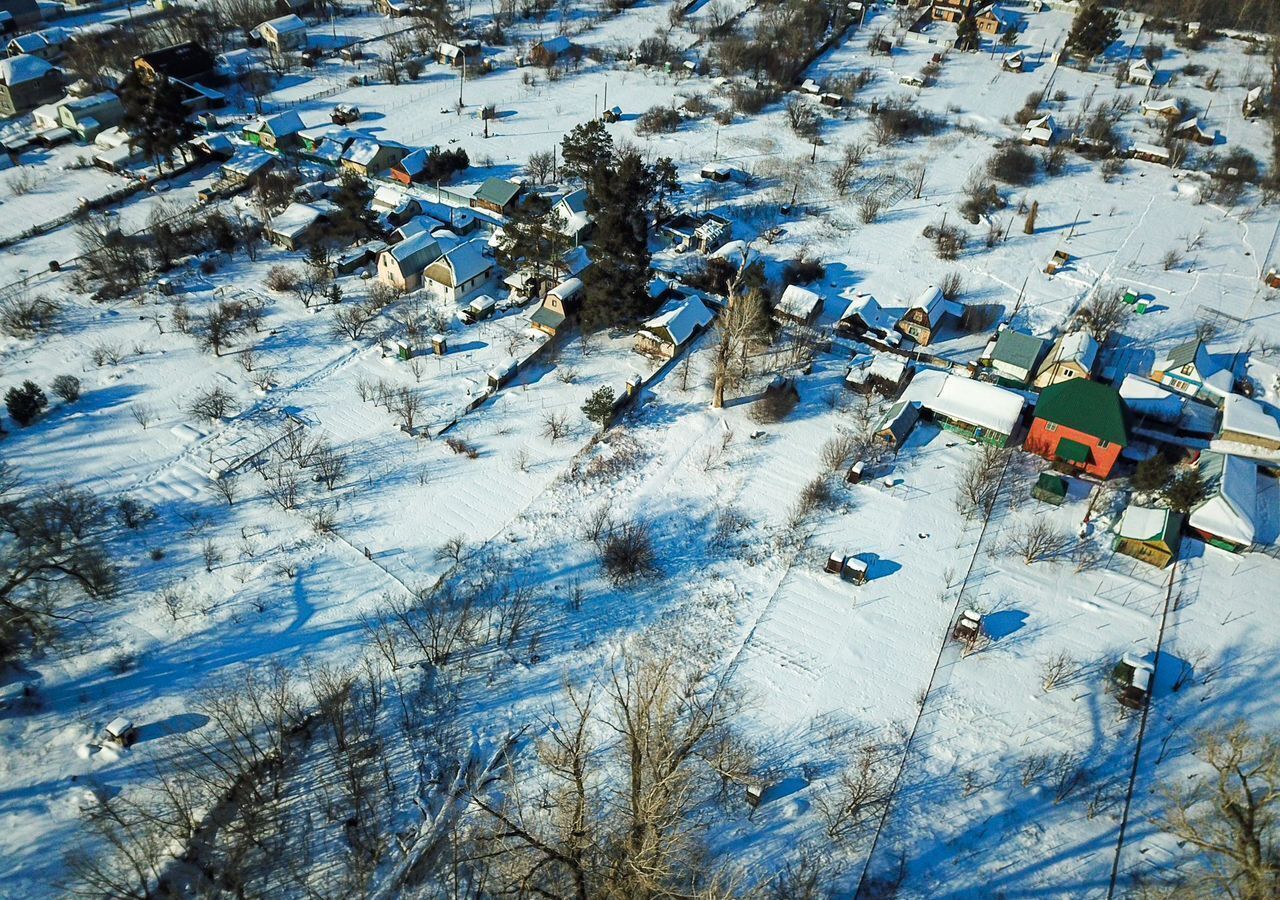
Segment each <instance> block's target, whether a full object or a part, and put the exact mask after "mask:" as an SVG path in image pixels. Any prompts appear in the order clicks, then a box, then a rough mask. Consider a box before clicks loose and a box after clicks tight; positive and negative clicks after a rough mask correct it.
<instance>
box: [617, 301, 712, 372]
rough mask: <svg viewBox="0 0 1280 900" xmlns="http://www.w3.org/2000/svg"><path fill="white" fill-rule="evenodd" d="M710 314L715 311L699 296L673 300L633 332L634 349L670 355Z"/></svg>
mask: <svg viewBox="0 0 1280 900" xmlns="http://www.w3.org/2000/svg"><path fill="white" fill-rule="evenodd" d="M714 318H715V313H713V312H712V311H711V310H710V309H709V308H708V307H707V305H706V304H705V303H703V302H702V299H701V298H700V297H689V298H687V299H684V300H680V301H673V302H672V303H670V304H668V305H667V307H666V308H665V309H664V310H663V311H662V312H661V313H659V314H658V315H657V316H654V317H653V318H652V319H650V320H649V321H648V322H645V323H644V325H642V326H641V328H640V330H639V331H638V332H636V340H635V345H634V347H635V351H636V352H637V353H642V354H644V355H645V356H656V357H658V358H660V359H673V358H675V356H676V354H677V353H679V352H680V350H681V348H682V347H684V345H685V344H687V343H688V342H689V341H690V340H692V339H693V338H694V337H696V336H697V335H698V334H699V333H701V331H702V329H704V328H706V327H707V326H708V325H710V324H711V321H712V319H714Z"/></svg>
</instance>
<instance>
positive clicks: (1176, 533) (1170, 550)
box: [1112, 506, 1182, 569]
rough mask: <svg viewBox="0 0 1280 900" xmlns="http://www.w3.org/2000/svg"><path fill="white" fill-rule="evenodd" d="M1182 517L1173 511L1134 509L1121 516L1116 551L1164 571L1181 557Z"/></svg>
mask: <svg viewBox="0 0 1280 900" xmlns="http://www.w3.org/2000/svg"><path fill="white" fill-rule="evenodd" d="M1181 534H1182V516H1181V515H1179V514H1178V513H1176V512H1173V511H1172V510H1169V509H1158V508H1152V507H1145V506H1130V507H1128V508H1126V509H1125V511H1124V513H1123V514H1122V515H1121V516H1120V522H1119V524H1118V525H1117V527H1116V537H1115V541H1114V542H1113V543H1112V549H1113V550H1115V551H1116V552H1117V553H1123V554H1124V555H1125V556H1132V557H1133V558H1134V559H1137V560H1140V561H1142V562H1144V563H1148V564H1150V565H1153V566H1156V567H1158V568H1161V569H1163V568H1164V567H1165V566H1167V565H1169V563H1171V562H1173V561H1174V560H1175V559H1177V557H1178V544H1179V542H1180V538H1181Z"/></svg>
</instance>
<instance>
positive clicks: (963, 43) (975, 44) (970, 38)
mask: <svg viewBox="0 0 1280 900" xmlns="http://www.w3.org/2000/svg"><path fill="white" fill-rule="evenodd" d="M981 47H982V36H981V34H980V33H979V32H978V20H977V19H975V18H974V17H973V10H967V11H966V12H965V14H964V15H963V16H962V17H961V18H960V21H959V22H957V23H956V49H957V50H978V49H980V48H981Z"/></svg>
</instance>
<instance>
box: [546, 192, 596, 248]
mask: <svg viewBox="0 0 1280 900" xmlns="http://www.w3.org/2000/svg"><path fill="white" fill-rule="evenodd" d="M554 209H555V211H556V213H557V214H559V216H560V223H561V224H560V233H561V234H563V235H564V236H565V237H567V238H569V239H570V240H572V241H573V243H574V244H575V245H577V244H581V243H582V242H583V241H585V240H587V239H588V238H589V237H591V229H592V228H593V227H594V226H595V220H594V219H593V218H592V217H591V213H589V212H587V191H586V188H578V189H577V190H576V191H570V192H569V193H567V194H565V195H564V196H563V197H561V198H560V199H559V200H557V201H556V205H555V207H554Z"/></svg>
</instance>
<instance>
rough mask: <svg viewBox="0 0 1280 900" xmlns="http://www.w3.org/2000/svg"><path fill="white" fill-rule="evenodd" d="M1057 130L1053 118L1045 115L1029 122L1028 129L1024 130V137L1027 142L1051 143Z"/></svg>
mask: <svg viewBox="0 0 1280 900" xmlns="http://www.w3.org/2000/svg"><path fill="white" fill-rule="evenodd" d="M1056 129H1057V125H1056V124H1054V121H1053V116H1050V115H1044V116H1040V117H1039V118H1037V119H1032V120H1031V121H1030V122H1028V123H1027V127H1026V128H1024V129H1023V130H1022V137H1023V138H1024V139H1025V140H1043V141H1051V140H1053V135H1054V132H1055V130H1056Z"/></svg>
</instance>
